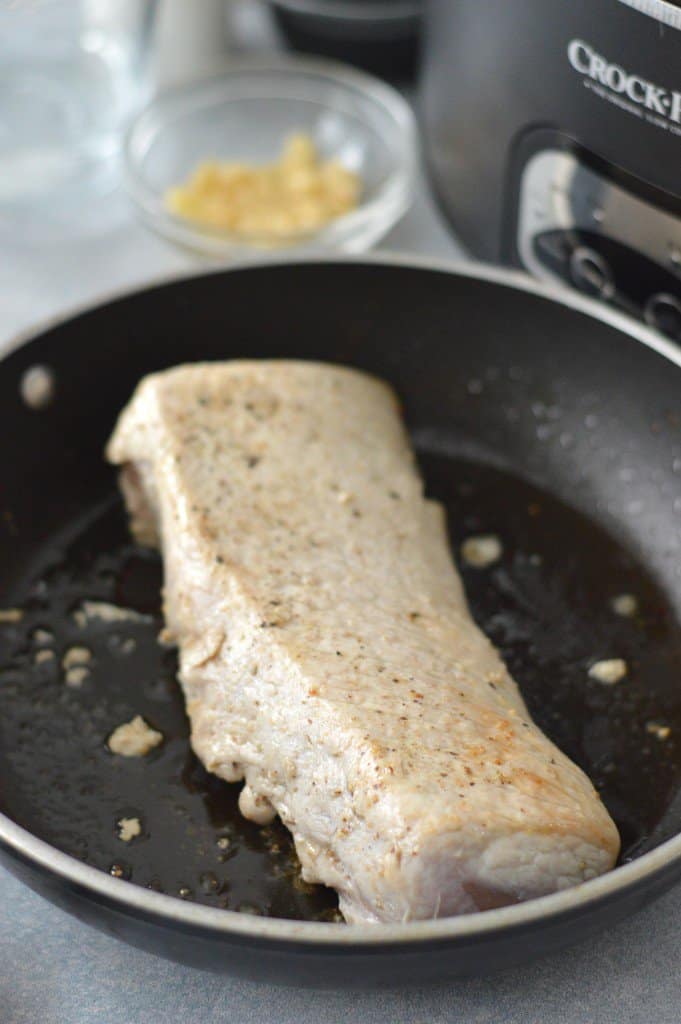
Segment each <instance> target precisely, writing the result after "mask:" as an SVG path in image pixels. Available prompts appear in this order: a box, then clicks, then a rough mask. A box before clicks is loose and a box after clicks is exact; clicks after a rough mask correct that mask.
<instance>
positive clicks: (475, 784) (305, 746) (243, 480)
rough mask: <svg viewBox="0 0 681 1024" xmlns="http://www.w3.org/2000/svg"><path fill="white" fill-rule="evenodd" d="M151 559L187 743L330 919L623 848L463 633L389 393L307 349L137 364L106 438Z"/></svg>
mask: <svg viewBox="0 0 681 1024" xmlns="http://www.w3.org/2000/svg"><path fill="white" fill-rule="evenodd" d="M108 455H109V458H110V460H111V461H112V462H114V463H116V464H118V465H121V466H123V472H122V487H123V491H124V494H125V496H126V499H127V502H128V506H129V509H130V512H131V520H132V529H133V531H134V533H135V534H136V536H137V537H138V539H139V540H140V541H141V542H143V543H147V544H148V543H154V544H157V545H158V546H159V547H160V549H161V551H162V553H163V557H164V563H165V589H164V595H165V615H166V622H167V627H168V629H169V631H170V633H171V635H172V636H173V637H174V638H175V640H176V642H177V644H178V646H179V653H180V680H181V683H182V686H183V688H184V692H185V696H186V703H187V712H188V714H189V717H190V719H191V726H192V743H193V746H194V749H195V751H196V753H197V754H198V756H199V757H200V758H201V760H202V761H203V763H204V764H205V766H206V768H207V769H208V770H209V771H211V772H215V773H216V774H217V775H219V776H221V777H222V778H223V779H227V780H229V781H237V780H241V779H243V780H244V787H243V790H242V792H241V798H240V807H241V810H242V812H243V813H244V814H245V815H246V816H248V817H250V818H252V819H253V820H255V821H260V822H265V821H267V820H269V819H270V818H271V817H272V816H273V815H274V813H275V812H276V813H277V814H279V815H280V817H281V819H282V820H283V822H284V823H285V824H286V826H287V827H288V828H289V829H290V830H291V832H292V833H293V836H294V839H295V843H296V849H297V851H298V855H299V857H300V860H301V863H302V866H303V872H304V877H305V878H306V879H307V880H309V881H315V882H323V883H325V884H326V885H329V886H333V887H334V888H336V889H337V890H338V893H339V896H340V905H341V909H342V911H343V913H344V915H345V917H346V919H347V920H348V921H404V920H407V919H409V918H430V917H436V916H445V915H449V914H458V913H465V912H469V911H474V910H478V909H485V908H488V907H491V906H495V905H501V904H505V903H510V902H514V901H516V900H524V899H528V898H530V897H532V896H538V895H541V894H544V893H549V892H552V891H554V890H557V889H563V888H565V887H567V886H570V885H574V884H576V883H578V882H581V881H582V880H584V879H588V878H593V877H594V876H595V875H598V874H600V873H601V872H604V871H607V870H608V869H609V868H611V867H612V865H613V863H614V860H615V857H616V855H617V851H618V845H619V840H618V835H617V831H616V829H615V826H614V824H613V822H612V821H611V819H610V817H609V816H608V814H607V812H606V810H605V808H604V807H603V805H602V804H601V801H600V799H599V797H598V795H597V794H596V792H595V791H594V789H593V787H592V785H591V783H590V782H589V780H588V779H587V778H586V776H585V775H584V774H583V772H582V771H581V770H580V769H579V768H577V767H576V766H575V765H574V764H573V763H572V762H571V761H569V760H568V758H567V757H565V756H564V755H563V754H561V752H560V751H559V750H557V749H556V747H555V746H554V745H553V744H552V743H551V742H549V740H548V739H547V738H546V737H545V736H544V735H543V734H542V733H541V732H540V731H539V729H537V728H536V726H535V725H534V724H533V723H532V721H531V720H530V718H529V715H528V712H527V709H526V707H525V705H524V703H523V700H522V698H521V696H520V694H519V692H518V689H517V687H516V685H515V683H514V682H513V680H512V679H511V678H510V676H509V674H508V672H507V670H506V668H505V666H504V665H503V663H502V661H501V660H500V658H499V655H498V654H497V652H496V651H495V649H494V648H493V647H492V645H491V644H490V643H489V641H488V640H487V639H486V638H485V636H484V635H483V634H482V633H481V632H480V630H479V629H478V628H477V627H476V625H475V624H474V622H473V621H472V619H471V616H470V614H469V612H468V608H467V606H466V601H465V597H464V593H463V589H462V586H461V581H460V579H459V577H458V574H457V572H456V570H455V568H454V565H453V563H452V559H451V555H450V552H449V549H448V544H447V538H446V531H445V526H444V518H443V514H442V511H441V509H440V507H439V506H437V505H435V504H434V503H432V502H429V501H427V500H425V499H424V497H423V488H422V483H421V479H420V477H419V475H418V472H417V470H416V468H415V464H414V458H413V455H412V452H411V450H410V447H409V443H408V439H407V436H406V434H405V431H404V429H403V426H402V424H401V421H400V417H399V413H398V407H397V403H396V400H395V397H394V395H393V394H392V392H391V391H390V390H389V389H388V388H387V387H386V386H385V385H384V384H382V383H380V382H379V381H377V380H375V379H373V378H370V377H368V376H366V375H364V374H361V373H358V372H355V371H351V370H347V369H342V368H339V367H333V366H325V365H319V364H313V363H296V362H232V363H223V364H219V363H213V364H199V365H194V366H185V367H178V368H176V369H174V370H170V371H167V372H165V373H161V374H156V375H154V376H151V377H148V378H146V379H145V380H144V381H142V383H141V384H140V386H139V387H138V389H137V391H136V393H135V395H134V397H133V399H132V401H131V402H130V404H129V406H128V407H127V408H126V410H125V411H124V412H123V414H122V415H121V418H120V421H119V423H118V426H117V428H116V430H115V433H114V435H113V438H112V440H111V443H110V445H109V449H108Z"/></svg>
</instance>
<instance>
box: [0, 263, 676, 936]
mask: <svg viewBox="0 0 681 1024" xmlns="http://www.w3.org/2000/svg"><path fill="white" fill-rule="evenodd" d="M338 263H345V264H348V265H354V266H374V267H381V266H384V267H404V268H407V269H416V270H425V271H435V272H438V273H451V274H455V275H458V276H460V277H468V278H472V279H475V280H482V281H487V282H489V283H492V284H499V285H502V286H505V287H510V288H515V289H516V290H517V291H521V292H525V293H527V294H532V295H536V296H537V297H538V298H543V299H548V300H551V301H553V302H556V303H558V304H559V305H561V306H563V307H567V308H568V309H572V310H574V311H576V312H578V313H582V314H585V315H587V316H591V317H592V318H593V319H596V320H599V321H600V322H602V323H604V324H606V325H608V326H611V327H614V328H615V329H617V330H619V331H621V332H623V333H625V334H627V335H629V336H630V337H633V338H634V339H635V340H637V341H639V342H641V343H642V344H643V345H645V346H646V347H647V348H650V349H652V350H653V351H654V352H656V353H657V354H658V355H660V356H662V357H663V358H666V359H667V360H668V361H669V362H670V363H672V364H673V365H675V366H677V367H680V368H681V349H679V348H677V347H676V346H675V345H674V344H673V343H672V342H671V341H667V340H666V339H665V338H664V337H663V336H662V335H658V334H657V333H656V332H654V331H653V330H652V329H650V328H648V327H646V326H645V325H643V324H640V323H638V322H637V321H635V320H633V319H632V318H630V317H629V316H627V315H626V314H624V313H620V312H618V311H616V310H612V309H609V308H608V307H605V306H601V305H600V304H599V303H598V302H597V301H595V300H593V299H590V298H587V297H584V296H581V295H579V294H577V293H573V292H570V291H568V290H567V289H562V288H560V287H557V286H553V285H547V284H544V283H540V282H537V281H535V280H534V279H532V278H530V277H529V276H528V275H527V274H525V273H523V272H521V271H517V270H509V269H507V268H504V267H496V266H491V265H487V264H481V263H477V262H475V261H472V260H464V259H461V260H456V259H446V258H433V257H428V256H419V255H415V254H402V253H391V252H387V251H382V252H381V251H379V252H377V253H375V254H371V255H363V256H359V257H358V256H346V255H333V256H332V255H329V256H326V257H324V258H321V259H320V258H319V257H318V256H314V255H309V256H306V255H303V256H300V257H297V258H296V259H295V260H291V259H285V258H274V259H267V260H263V261H258V262H253V261H243V262H239V263H234V264H230V266H228V267H224V266H221V267H211V268H208V269H207V268H206V267H200V268H197V270H196V271H195V272H191V273H189V274H187V273H181V274H177V275H163V276H161V277H159V278H156V279H153V280H150V281H147V282H146V283H144V284H143V285H142V286H141V287H138V288H133V289H130V288H127V289H117V290H114V291H111V292H108V293H106V292H105V293H100V295H99V296H98V297H97V298H96V299H95V300H94V301H90V302H88V303H84V304H80V305H78V306H77V307H75V308H72V309H70V310H68V311H66V312H65V313H62V314H60V315H59V316H56V317H52V318H48V319H47V320H46V321H43V322H42V323H40V324H37V325H34V326H33V327H31V328H30V329H27V330H24V331H22V332H19V333H18V334H16V335H15V336H14V337H13V338H11V339H10V340H9V342H8V343H6V344H5V345H4V346H3V350H2V355H1V356H0V359H3V360H4V359H5V358H7V357H8V356H9V355H10V354H11V353H12V352H15V351H16V350H17V349H18V348H19V347H20V346H22V345H24V344H26V343H28V342H29V341H31V340H34V339H36V338H38V337H40V335H42V334H44V333H45V332H46V331H48V330H51V329H53V328H55V327H58V326H60V325H62V324H65V323H67V322H69V321H70V320H72V319H74V318H75V317H77V316H79V315H81V314H84V313H87V312H90V311H94V310H95V309H96V308H98V307H100V306H102V305H106V304H108V303H110V302H113V301H116V300H118V299H124V298H127V297H131V296H133V295H135V294H138V293H141V292H145V291H149V290H150V289H154V288H156V287H161V286H163V285H166V284H177V283H181V282H182V281H187V280H192V279H193V278H198V277H210V276H213V275H218V274H223V273H231V272H232V271H243V270H253V271H257V270H261V269H263V268H265V269H267V268H274V267H293V266H297V265H311V264H312V265H314V264H317V265H320V264H321V265H324V264H338ZM0 846H3V847H5V848H6V849H7V850H9V851H10V853H12V854H14V855H15V857H16V858H17V859H19V860H21V861H24V862H28V863H29V864H30V865H31V866H32V867H35V868H38V869H40V870H41V871H43V872H45V873H47V874H48V875H52V876H57V877H58V878H59V879H61V880H62V881H64V882H67V883H70V885H72V886H75V887H76V888H80V889H85V890H86V891H87V892H88V893H89V894H91V895H93V896H98V897H100V898H101V899H103V900H108V901H110V902H111V903H113V904H115V905H116V906H117V907H118V908H119V909H120V910H121V911H126V910H127V911H132V912H137V913H138V914H141V915H143V916H146V917H148V918H152V919H156V921H157V922H158V923H159V924H161V925H163V924H166V925H169V924H173V925H179V926H184V927H189V928H198V929H201V930H202V931H204V932H207V933H211V934H213V935H214V936H215V937H218V938H219V937H222V938H224V939H225V940H228V939H229V938H230V937H232V938H242V939H252V940H255V941H267V940H269V941H272V942H289V943H293V944H294V945H296V946H300V947H305V946H307V947H309V946H321V947H337V948H338V951H339V952H340V951H341V950H344V951H347V952H351V951H352V950H353V949H362V950H369V949H371V948H377V947H378V948H381V949H388V948H395V949H399V948H403V947H414V946H420V945H421V944H423V943H426V942H431V943H432V942H435V943H438V942H444V943H447V942H455V941H456V940H470V939H476V938H479V939H482V938H484V937H485V936H486V935H489V934H490V933H495V934H500V933H503V932H505V933H506V934H512V933H513V932H514V931H515V930H518V929H522V928H526V927H528V926H532V925H534V924H539V925H540V924H542V923H547V922H548V921H549V920H555V919H556V918H558V917H560V916H562V915H564V914H569V913H570V912H587V911H588V909H589V908H591V907H593V906H595V905H596V904H598V903H601V902H603V901H605V900H607V899H608V898H609V897H612V896H615V895H617V894H621V893H624V892H625V891H627V890H631V889H633V888H634V887H635V886H636V885H637V884H638V883H640V882H642V881H643V880H645V879H648V878H652V877H653V876H655V875H657V874H658V873H662V871H663V869H665V868H668V867H670V866H671V865H673V864H675V863H676V862H677V861H679V860H681V835H678V836H674V837H672V838H671V839H668V840H667V841H666V842H664V843H662V844H661V845H660V846H659V847H657V848H656V849H655V850H651V851H650V852H648V853H646V854H643V856H641V857H639V858H638V859H637V860H635V861H632V862H631V863H629V864H624V865H622V866H620V867H618V868H615V869H614V870H613V871H611V872H609V873H607V874H605V875H601V876H600V877H599V878H595V879H592V880H590V881H588V882H584V883H582V884H581V885H578V886H574V887H572V888H569V889H566V890H564V891H562V892H558V893H552V894H550V895H548V896H542V897H539V898H536V899H533V900H529V901H528V902H526V903H521V904H517V905H514V906H510V907H503V908H500V909H496V910H487V911H482V912H478V913H474V914H468V915H461V916H459V917H450V918H441V919H437V920H428V921H410V922H405V923H400V924H373V925H370V926H366V925H345V926H343V927H339V926H338V925H337V924H333V923H327V922H318V921H294V920H285V919H282V918H264V917H253V916H250V915H247V914H240V913H238V912H235V911H230V910H221V909H218V908H215V907H205V906H201V905H200V904H196V903H187V902H185V901H183V900H180V899H177V898H175V897H173V896H168V895H166V894H162V893H158V892H154V891H151V890H148V889H144V888H142V887H140V886H137V885H135V884H131V883H129V882H125V881H123V880H122V879H117V878H114V877H112V876H110V875H107V874H106V873H105V872H104V871H101V870H99V869H98V868H95V867H92V866H91V865H88V864H83V863H82V862H81V861H78V860H76V859H75V858H73V857H71V856H69V855H68V854H65V853H62V852H61V851H60V850H58V849H57V848H56V847H53V846H51V845H50V844H48V843H47V842H45V841H44V840H42V839H39V838H38V837H37V836H34V835H33V834H32V833H30V832H29V831H28V830H27V829H24V828H23V827H22V826H20V825H17V824H16V823H15V822H13V821H12V820H11V819H10V818H8V817H7V816H6V815H4V814H2V813H0Z"/></svg>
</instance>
